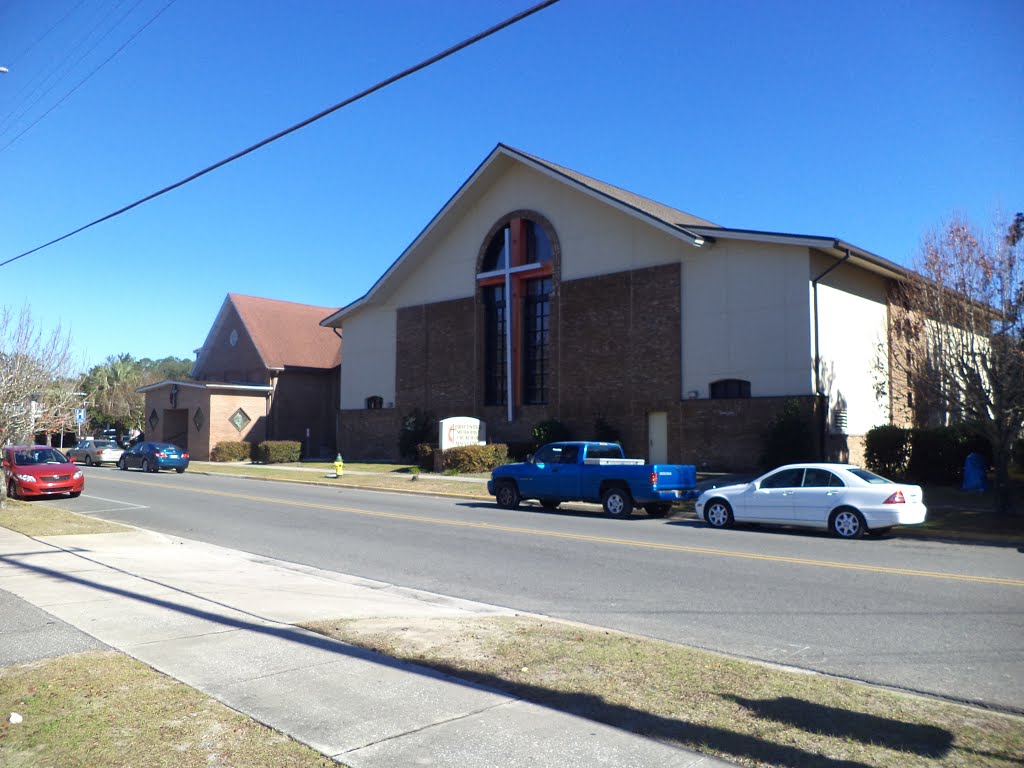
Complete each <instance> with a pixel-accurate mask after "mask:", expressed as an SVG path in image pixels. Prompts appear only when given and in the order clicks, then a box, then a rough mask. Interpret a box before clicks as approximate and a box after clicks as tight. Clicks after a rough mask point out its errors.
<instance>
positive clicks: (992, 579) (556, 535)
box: [108, 478, 1024, 587]
mask: <svg viewBox="0 0 1024 768" xmlns="http://www.w3.org/2000/svg"><path fill="white" fill-rule="evenodd" d="M108 479H111V480H113V482H119V483H126V484H129V485H148V486H151V487H154V488H162V489H164V490H166V489H168V487H169V486H166V485H163V484H159V483H152V482H147V481H145V480H127V479H125V480H122V479H120V478H118V479H114V478H108ZM172 490H176V491H185V492H188V493H201V494H205V495H207V496H223V497H226V498H232V499H242V500H245V501H256V502H261V503H265V504H282V505H285V506H291V507H301V508H305V509H324V510H328V511H332V512H347V513H350V514H354V515H362V516H364V517H378V518H385V519H390V520H408V521H410V522H415V523H430V524H433V525H448V526H452V527H456V528H480V529H486V530H489V531H501V532H502V533H521V534H525V535H527V536H546V537H548V538H552V539H566V540H569V541H584V542H590V543H595V544H618V545H622V546H628V547H638V548H641V549H657V550H662V551H667V552H685V553H688V554H696V555H712V556H716V557H736V558H741V559H745V560H762V561H767V562H773V563H789V564H792V565H813V566H818V567H822V568H836V569H840V570H847V571H868V572H870V573H880V574H888V575H893V576H919V577H924V578H929V579H948V580H950V581H966V582H974V583H980V584H1002V585H1005V586H1011V587H1024V579H1004V578H1000V577H997V576H973V575H970V574H963V573H942V572H941V571H921V570H917V569H913V568H890V567H888V566H884V565H861V564H857V563H841V562H836V561H834V560H814V559H811V558H806V557H787V556H785V555H763V554H758V553H756V552H737V551H731V550H727V549H711V548H708V547H692V546H686V545H683V544H668V543H663V542H653V541H639V540H637V539H620V538H616V537H612V536H593V535H590V534H583V533H563V532H560V531H544V530H540V529H538V528H520V527H518V526H514V525H498V524H495V523H477V522H472V521H468V520H451V519H446V518H441V517H423V516H420V515H409V514H403V513H401V512H382V511H377V510H371V509H359V508H358V507H342V506H338V505H335V504H317V503H314V502H308V501H298V500H296V499H274V498H270V497H267V496H250V495H248V494H243V493H234V492H231V491H215V490H208V489H202V488H181V487H178V488H172Z"/></svg>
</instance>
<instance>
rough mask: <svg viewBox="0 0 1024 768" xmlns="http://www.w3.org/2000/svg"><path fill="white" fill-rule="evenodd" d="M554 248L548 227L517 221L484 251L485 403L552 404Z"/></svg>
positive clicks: (481, 278)
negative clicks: (549, 402)
mask: <svg viewBox="0 0 1024 768" xmlns="http://www.w3.org/2000/svg"><path fill="white" fill-rule="evenodd" d="M554 252H555V249H554V246H553V244H552V241H551V238H550V237H549V236H548V232H547V231H546V229H545V227H544V226H543V225H542V224H541V223H539V222H538V221H535V220H534V219H532V218H529V217H528V216H512V217H509V218H508V219H507V220H505V221H504V222H503V223H502V224H501V226H499V227H497V228H496V229H495V230H494V231H493V234H492V235H491V237H490V239H489V240H488V242H487V245H486V247H485V248H484V252H483V257H482V259H481V261H480V272H479V273H478V274H477V283H478V284H479V285H480V290H481V297H482V300H483V308H484V316H485V320H484V402H485V403H486V404H487V405H507V404H508V403H509V390H510V388H511V396H512V402H513V403H515V404H527V405H541V404H544V403H547V401H548V388H549V385H550V376H551V292H552V287H553V277H552V276H553V262H554Z"/></svg>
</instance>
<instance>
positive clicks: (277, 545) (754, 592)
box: [56, 467, 1024, 712]
mask: <svg viewBox="0 0 1024 768" xmlns="http://www.w3.org/2000/svg"><path fill="white" fill-rule="evenodd" d="M86 473H87V478H86V492H85V494H84V495H83V496H82V497H80V498H78V499H69V500H65V501H60V502H56V503H58V504H60V505H61V506H66V507H67V508H68V509H72V510H74V511H76V512H81V513H85V514H94V515H96V516H98V517H102V518H105V519H108V520H116V521H120V522H125V523H129V524H132V525H137V526H140V527H143V528H148V529H151V530H156V531H161V532H165V533H169V534H173V535H177V536H182V537H187V538H192V539H197V540H201V541H206V542H210V543H214V544H219V545H222V546H227V547H232V548H236V549H242V550H245V551H248V552H253V553H257V554H263V555H266V556H269V557H274V558H278V559H281V560H287V561H292V562H297V563H303V564H307V565H314V566H317V567H320V568H325V569H329V570H334V571H339V572H343V573H347V574H353V575H358V576H362V577H366V578H370V579H377V580H381V581H386V582H390V583H394V584H399V585H402V586H407V587H414V588H417V589H423V590H429V591H432V592H437V593H441V594H446V595H453V596H457V597H461V598H466V599H470V600H478V601H482V602H487V603H494V604H498V605H504V606H509V607H513V608H516V609H518V610H523V611H528V612H533V613H540V614H545V615H549V616H556V617H560V618H565V619H571V620H575V621H581V622H585V623H587V624H593V625H597V626H605V627H612V628H616V629H621V630H625V631H629V632H636V633H639V634H643V635H648V636H651V637H657V638H662V639H665V640H669V641H672V642H677V643H684V644H687V645H692V646H697V647H701V648H709V649H714V650H718V651H723V652H726V653H730V654H736V655H739V656H744V657H749V658H753V659H761V660H765V661H771V662H777V663H781V664H786V665H791V666H795V667H800V668H806V669H813V670H818V671H822V672H827V673H832V674H836V675H841V676H844V677H849V678H854V679H858V680H864V681H869V682H874V683H880V684H884V685H890V686H894V687H898V688H903V689H908V690H911V691H918V692H923V693H930V694H936V695H939V696H943V697H947V698H951V699H957V700H963V701H970V702H975V703H981V704H986V705H990V706H995V707H998V708H1003V709H1009V710H1013V711H1018V712H1019V711H1024V610H1022V609H1024V554H1022V553H1021V552H1020V551H1018V549H1017V548H1015V547H1005V546H983V545H968V544H954V543H942V542H934V541H924V540H917V539H912V538H900V537H899V536H898V535H897V536H895V537H893V538H889V539H882V540H875V539H863V540H859V541H839V540H836V539H832V538H830V537H828V536H827V535H825V534H819V533H813V532H798V531H791V530H769V529H734V530H727V531H718V530H711V529H709V528H707V527H705V526H704V525H702V524H700V523H697V522H694V521H692V520H673V519H671V518H670V519H668V520H653V519H648V518H646V517H645V516H644V515H643V514H642V513H638V516H637V517H636V518H635V519H633V520H631V521H622V520H609V519H605V518H603V517H600V516H598V515H597V514H595V513H593V512H588V511H583V510H582V508H581V509H580V510H577V511H571V510H570V511H559V512H554V513H547V512H543V511H541V510H540V509H539V508H532V509H527V508H524V509H520V510H515V511H512V510H502V509H498V508H497V507H496V506H494V505H493V504H491V503H488V502H484V501H463V500H453V499H448V498H436V497H427V496H415V495H404V494H396V493H381V492H373V491H357V490H352V489H338V488H324V487H314V486H304V485H299V484H291V483H276V482H257V481H252V480H245V479H239V478H232V477H227V476H206V475H201V474H198V473H194V472H188V473H186V474H184V475H178V474H175V473H160V474H158V475H152V474H143V473H141V472H136V471H131V472H120V471H118V470H116V469H114V468H110V467H98V468H86Z"/></svg>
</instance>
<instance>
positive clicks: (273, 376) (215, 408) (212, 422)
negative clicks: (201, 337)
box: [139, 293, 341, 461]
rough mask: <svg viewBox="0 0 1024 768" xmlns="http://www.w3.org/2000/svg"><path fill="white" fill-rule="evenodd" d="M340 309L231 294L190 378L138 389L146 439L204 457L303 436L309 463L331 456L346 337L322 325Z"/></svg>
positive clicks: (334, 444)
mask: <svg viewBox="0 0 1024 768" xmlns="http://www.w3.org/2000/svg"><path fill="white" fill-rule="evenodd" d="M333 311H335V310H334V309H332V308H330V307H316V306H310V305H308V304H296V303H293V302H288V301H277V300H275V299H263V298H257V297H255V296H243V295H240V294H235V293H229V294H228V295H227V298H225V299H224V303H223V305H221V309H220V312H219V313H218V314H217V318H216V320H215V321H214V323H213V326H212V327H211V328H210V332H209V334H208V335H207V337H206V341H205V343H204V344H203V346H202V347H201V348H200V349H199V350H197V354H196V363H195V365H194V366H193V368H192V376H191V378H190V379H189V380H187V381H161V382H159V383H157V384H151V385H149V386H146V387H142V388H140V389H139V392H142V393H143V394H145V396H146V411H145V412H146V436H147V438H149V439H151V440H161V441H166V442H171V443H175V444H177V445H180V446H181V447H182V448H185V449H186V450H188V452H189V453H190V454H191V455H192V458H194V459H197V460H200V461H203V460H207V459H209V457H210V451H211V450H212V449H213V447H214V446H216V445H217V443H219V442H222V441H238V440H247V441H249V442H260V441H261V440H296V441H298V442H300V443H302V446H303V451H302V452H303V456H305V457H324V458H326V457H330V456H333V455H334V454H335V452H336V450H337V444H336V442H335V435H336V428H337V425H336V418H337V406H336V404H337V403H338V401H339V394H338V388H339V385H340V384H339V382H340V376H339V366H340V365H341V337H340V336H339V335H338V334H336V333H334V332H333V330H332V329H329V328H322V327H321V326H320V320H321V319H323V317H324V316H325V315H328V314H330V313H331V312H333Z"/></svg>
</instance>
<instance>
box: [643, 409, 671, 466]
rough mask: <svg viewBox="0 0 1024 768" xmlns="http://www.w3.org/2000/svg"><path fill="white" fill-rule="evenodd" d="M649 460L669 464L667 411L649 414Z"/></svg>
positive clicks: (653, 462)
mask: <svg viewBox="0 0 1024 768" xmlns="http://www.w3.org/2000/svg"><path fill="white" fill-rule="evenodd" d="M647 461H648V463H650V464H668V414H667V413H665V411H652V412H651V413H648V414H647Z"/></svg>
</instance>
